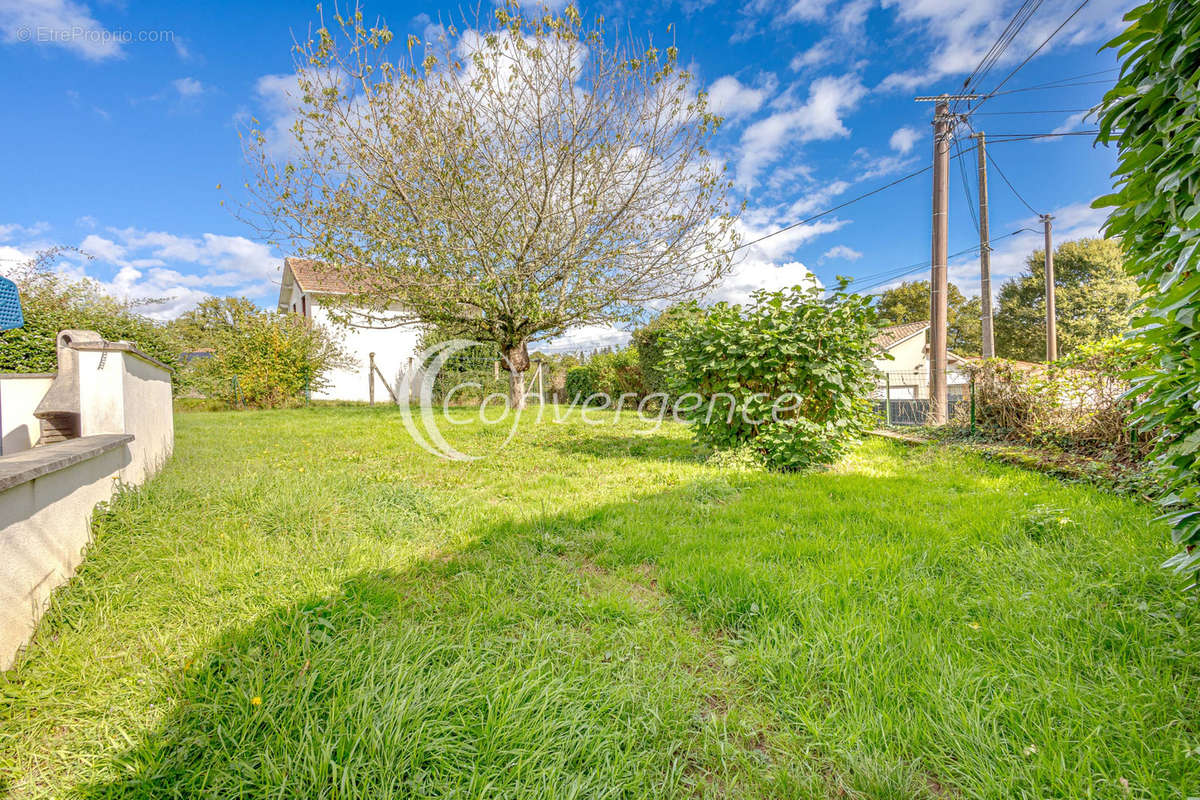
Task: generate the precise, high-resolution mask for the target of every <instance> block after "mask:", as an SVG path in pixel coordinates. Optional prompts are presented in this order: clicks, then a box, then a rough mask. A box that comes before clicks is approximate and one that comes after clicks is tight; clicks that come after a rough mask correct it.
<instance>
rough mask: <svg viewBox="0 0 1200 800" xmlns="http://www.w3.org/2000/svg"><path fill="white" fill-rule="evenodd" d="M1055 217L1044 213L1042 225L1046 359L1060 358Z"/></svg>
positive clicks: (1054, 359) (1055, 359)
mask: <svg viewBox="0 0 1200 800" xmlns="http://www.w3.org/2000/svg"><path fill="white" fill-rule="evenodd" d="M1052 219H1054V217H1052V216H1050V215H1049V214H1042V226H1043V230H1044V231H1045V235H1046V361H1048V362H1049V361H1057V360H1058V323H1057V317H1056V315H1055V311H1054V243H1053V242H1052V241H1051V240H1050V220H1052Z"/></svg>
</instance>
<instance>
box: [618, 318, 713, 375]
mask: <svg viewBox="0 0 1200 800" xmlns="http://www.w3.org/2000/svg"><path fill="white" fill-rule="evenodd" d="M702 313H703V312H702V311H701V309H700V306H699V305H698V304H697V303H695V302H691V301H689V302H686V303H676V304H675V305H673V306H669V307H668V308H667V309H666V310H665V311H663V312H662V313H661V314H659V315H658V316H656V317H655V318H654V319H652V320H650V321H649V322H648V323H646V324H645V325H643V326H642V327H640V328H638V329H637V330H635V331H634V332H633V346H634V348H635V349H636V350H637V359H638V365H639V366H640V367H641V370H642V377H643V379H644V380H645V385H646V386H645V388H646V393H647V394H650V393H655V392H661V393H664V394H665V393H669V391H670V380H669V378H670V372H669V370H668V369H667V368H666V364H665V363H664V359H663V356H664V353H665V350H666V346H667V345H668V344H669V343H670V342H671V340H672V339H674V338H676V337H677V336H678V335H679V332H680V330H681V329H682V327H683V325H684V323H685V322H687V320H689V319H695V318H696V317H699V316H700V315H701V314H702Z"/></svg>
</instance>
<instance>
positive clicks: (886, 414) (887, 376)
mask: <svg viewBox="0 0 1200 800" xmlns="http://www.w3.org/2000/svg"><path fill="white" fill-rule="evenodd" d="M883 379H884V381H885V386H886V387H887V388H886V389H884V395H883V419H884V422H885V424H886V425H887V426H888V427H889V428H890V427H892V373H890V372H885V373H883Z"/></svg>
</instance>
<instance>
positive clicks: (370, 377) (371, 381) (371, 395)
mask: <svg viewBox="0 0 1200 800" xmlns="http://www.w3.org/2000/svg"><path fill="white" fill-rule="evenodd" d="M370 357H371V366H370V367H369V368H368V369H367V398H368V400H369V401H370V403H371V405H375V354H374V353H371V354H370Z"/></svg>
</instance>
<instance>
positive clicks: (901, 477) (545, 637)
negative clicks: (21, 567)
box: [0, 408, 1200, 799]
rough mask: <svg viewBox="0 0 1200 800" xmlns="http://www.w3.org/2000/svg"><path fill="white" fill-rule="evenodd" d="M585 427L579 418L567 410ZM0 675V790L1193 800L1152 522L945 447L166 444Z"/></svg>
mask: <svg viewBox="0 0 1200 800" xmlns="http://www.w3.org/2000/svg"><path fill="white" fill-rule="evenodd" d="M592 416H593V418H598V419H611V418H606V417H604V415H602V414H595V413H593V414H592ZM176 424H177V436H178V438H177V447H176V455H175V457H174V459H173V460H172V461H171V462H170V463H169V464H168V466H167V467H166V469H165V470H164V472H163V473H162V474H161V475H159V476H158V477H157V478H155V479H154V480H153V481H151V482H150V483H149V484H147V485H146V486H145V487H143V488H142V489H141V490H139V491H136V492H132V493H129V494H126V495H123V496H121V497H120V498H119V499H118V500H117V501H116V502H115V503H114V504H113V506H112V508H111V509H110V510H109V511H107V512H106V513H104V514H103V515H102V516H101V517H100V518H99V519H98V521H97V523H96V541H95V544H94V546H93V547H92V548H91V550H90V551H89V554H88V557H87V559H86V560H85V562H84V565H83V567H82V569H81V570H80V572H79V574H78V576H77V577H76V578H75V580H73V581H72V582H71V583H70V585H69V586H67V587H64V588H63V589H61V590H59V591H58V592H57V593H56V594H55V596H54V602H53V606H52V608H51V609H50V611H49V612H48V613H47V615H46V616H45V618H44V619H43V621H42V623H41V625H40V627H39V630H38V634H37V637H36V640H35V641H34V643H33V644H32V646H31V647H30V649H29V650H28V652H27V653H26V655H25V656H24V657H23V659H22V660H21V662H20V664H19V666H18V668H17V669H15V670H14V671H11V672H10V673H8V674H7V675H6V676H5V677H4V678H2V679H0V698H2V703H3V705H2V706H0V795H2V794H3V790H7V791H9V792H11V793H12V794H13V795H14V796H17V797H25V796H84V797H168V796H180V797H214V798H236V797H245V798H272V797H306V798H321V797H328V798H342V797H363V798H389V797H395V798H401V797H403V798H417V797H456V798H459V797H461V798H468V797H478V798H504V797H526V798H548V797H555V798H559V797H563V798H567V797H577V798H589V799H590V798H618V797H619V798H634V797H656V798H657V797H668V798H669V797H687V798H691V797H734V798H742V797H747V798H749V797H762V798H768V797H770V798H783V797H800V798H824V797H866V798H908V797H914V798H922V797H925V798H932V797H989V798H1011V797H1031V798H1032V797H1039V798H1040V797H1063V798H1068V797H1070V798H1075V797H1113V798H1125V797H1137V798H1142V797H1164V798H1166V797H1175V798H1185V797H1187V796H1189V795H1197V794H1200V756H1198V755H1197V752H1198V751H1197V747H1200V706H1198V703H1197V700H1198V699H1200V697H1198V695H1200V692H1198V683H1197V679H1198V677H1200V660H1198V658H1197V655H1198V653H1197V649H1198V646H1197V635H1198V634H1200V613H1198V612H1197V609H1196V607H1195V602H1194V601H1193V600H1190V599H1186V598H1185V597H1184V596H1182V595H1181V593H1180V583H1179V580H1178V578H1176V577H1174V576H1171V575H1169V574H1165V573H1163V572H1162V571H1161V570H1160V569H1159V567H1158V564H1159V563H1160V562H1161V561H1162V560H1163V559H1164V558H1165V557H1166V556H1167V555H1168V553H1169V552H1170V546H1169V544H1168V537H1167V533H1166V531H1165V530H1164V529H1163V528H1162V527H1161V526H1159V525H1157V524H1152V523H1151V522H1150V520H1151V518H1152V516H1153V512H1152V510H1151V509H1149V508H1148V507H1145V506H1141V505H1138V504H1135V503H1133V502H1130V501H1128V500H1125V499H1121V498H1118V497H1115V496H1112V495H1109V494H1106V493H1104V492H1101V491H1098V490H1094V489H1090V488H1086V487H1079V486H1067V485H1063V484H1061V483H1058V482H1055V481H1054V480H1051V479H1048V478H1045V477H1043V476H1040V475H1035V474H1032V473H1027V472H1023V471H1020V470H1017V469H1014V468H1009V467H1004V466H999V465H995V464H990V463H987V462H984V461H982V460H980V459H979V458H977V457H974V456H970V455H965V454H963V453H961V452H958V451H955V450H952V449H937V448H934V449H918V450H907V449H904V448H902V447H899V446H896V445H893V444H890V443H886V442H875V441H873V442H868V443H866V444H864V445H863V446H862V447H861V448H860V449H858V450H857V451H856V452H855V453H854V454H853V455H852V456H851V457H849V458H847V459H846V460H844V461H843V462H842V463H840V464H838V465H837V466H836V467H835V468H833V469H831V470H829V471H827V472H818V473H809V474H795V475H774V474H763V473H747V472H732V471H729V470H724V469H720V468H717V467H713V466H707V465H705V464H703V463H701V462H700V461H699V460H697V458H696V457H695V456H694V455H693V452H692V447H691V444H690V442H689V438H688V432H687V430H686V429H684V428H682V427H680V426H668V427H666V428H665V429H663V430H660V431H658V432H655V433H652V434H649V435H644V434H642V433H640V432H639V431H640V430H641V429H642V427H643V426H641V425H640V424H637V423H634V422H630V421H628V419H627V420H624V421H622V422H621V423H620V424H618V425H612V424H608V425H603V426H596V427H591V426H587V425H583V424H581V423H580V421H579V417H578V414H576V415H575V417H573V419H572V421H570V422H567V423H563V424H557V423H554V422H551V421H548V420H544V421H543V422H542V423H541V424H528V425H525V426H524V427H523V428H522V430H520V431H519V432H518V433H517V435H516V436H515V437H514V439H513V441H512V442H511V443H509V444H508V445H507V446H506V447H502V445H503V442H504V438H505V436H506V435H507V433H508V431H507V430H504V429H497V428H485V427H483V426H481V425H479V424H471V425H464V426H455V425H443V426H442V428H443V430H446V431H447V436H448V438H450V439H451V440H452V441H454V442H456V443H458V444H459V446H460V447H461V448H462V449H463V450H464V451H467V452H473V453H474V452H477V453H485V454H487V455H488V457H486V458H483V459H481V460H479V461H474V462H470V463H461V462H448V461H444V460H440V459H436V458H434V457H433V456H431V455H429V454H428V453H426V452H424V451H423V450H421V449H420V448H418V447H417V446H416V445H415V444H414V443H413V442H412V441H411V439H410V437H409V435H408V433H407V432H406V431H405V430H404V427H403V425H402V424H401V422H400V418H399V414H398V413H397V412H396V411H395V410H394V409H366V408H316V409H303V410H296V411H286V412H269V413H267V412H264V413H196V414H187V415H180V416H178V417H177V423H176Z"/></svg>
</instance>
